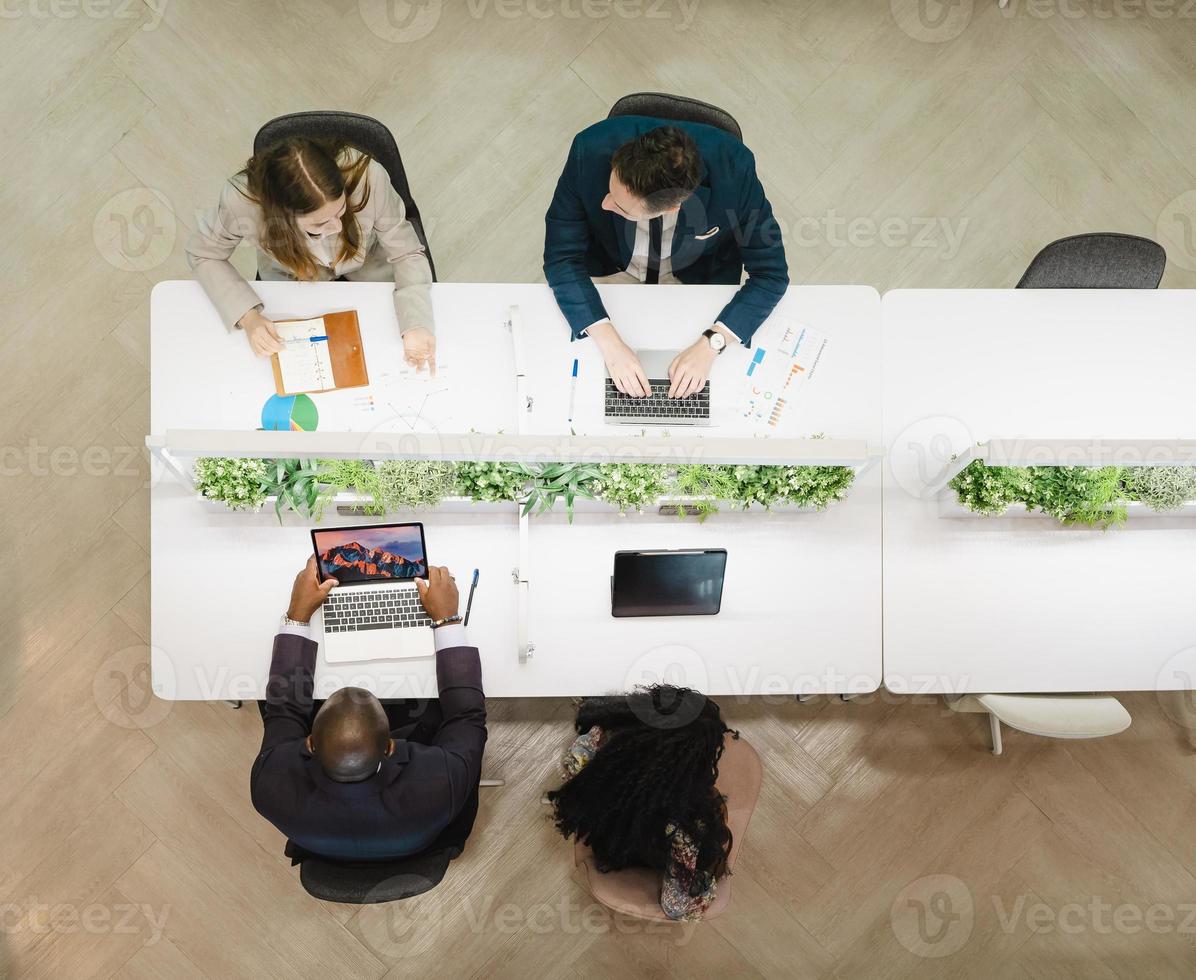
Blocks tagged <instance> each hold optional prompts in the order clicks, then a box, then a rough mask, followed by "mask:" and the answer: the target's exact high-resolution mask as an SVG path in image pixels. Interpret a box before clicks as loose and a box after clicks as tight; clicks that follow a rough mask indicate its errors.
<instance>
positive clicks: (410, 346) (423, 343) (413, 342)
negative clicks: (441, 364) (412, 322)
mask: <svg viewBox="0 0 1196 980" xmlns="http://www.w3.org/2000/svg"><path fill="white" fill-rule="evenodd" d="M403 358H404V359H405V360H406V361H407V363H408V364H410V365H411V366H412V367H413V368H415V369H416V370H417V371H422V370H423V369H424V365H425V364H426V365H427V366H428V371H429V372H431V375H432V377H436V338H435V337H434V336H433V335H432V331H431V330H427V329H425V328H424V327H412V328H411V329H410V330H408V331H407V332H406V333H405V334H403Z"/></svg>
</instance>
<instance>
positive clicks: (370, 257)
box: [186, 160, 434, 333]
mask: <svg viewBox="0 0 1196 980" xmlns="http://www.w3.org/2000/svg"><path fill="white" fill-rule="evenodd" d="M237 180H238V178H235V177H234V178H232V179H231V180H229V181H227V182H226V183H225V185H224V187H223V188H222V189H221V191H220V203H219V204H217V205H216V207H215V208H213V209H211V210H209V211H206V212H205V213H204V214H202V215H201V216H200V218H199V222H198V225H197V227H196V230H195V232H194V234H192V235H191V237H190V239H189V240H188V241H187V248H186V251H187V262H188V264H189V265H190V266H191V271H192V272H194V273H195V278H196V279H198V280H199V282H200V284H201V285H202V286H203V288H204V292H206V293H207V294H208V298H209V299H210V300H211V301H212V305H213V306H215V307H216V310H217V312H219V314H220V319H221V320H223V321H224V325H225V326H226V327H228V329H230V330H232V329H234V328H235V327H236V325H237V321H238V320H240V319H241V317H242V316H244V315H245V314H246V313H247V312H248V311H249V310H252V309H254V308H260V307H261V305H262V301H261V299H260V298H259V296H258V295H257V293H256V292H254V290H253V287H252V286H251V285H250V284H249V283H247V282H246V281H245V279H244V277H243V276H242V275H241V273H239V272H238V271H237V270H236V268H235V267H234V266H233V264H232V262H230V261H229V257H230V256H231V255H232V254H233V250H234V249H235V248H236V247H237V245H238V244H240V243H241V242H243V241H244V242H248V243H249V244H251V245H253V246H254V248H256V249H257V267H258V275H260V276H261V277H262V278H263V279H293V278H294V276H293V275H291V273H290V272H289V271H287V270H286V269H284V268H283V267H282V266H280V265H279V264H278V263H277V262H276V261H275V260H274V258H273V257H272V256H271V255H269V253H267V252H264V251H262V248H261V239H260V235H259V229H260V224H261V209H260V208H259V207H258V206H257V205H256V204H254V203H253V202H251V201H249V200H248V199H247V198H246V197H245V196H244V195H243V194H242V193H241V192H240V191H239V190H238V189H237V184H236V183H234V181H237ZM362 185H363V187H365V186H368V187H369V190H370V198H369V200H368V201H367V202H366V205H365V207H364V208H362V209H361V210H360V211H358V212H357V223H358V225H359V226H360V228H361V245H362V250H361V252H360V253H359V254H358V255H357V256H355V257H354V258H352V259H350V260H349V261H347V262H341V263H338V264H336V265H335V266H334V267H331V268H330V267H329V266H328V264H327V262H326V261H325V258H324V256H323V254H322V253H323V252H324V251H325V250H323V249H320V248H318V247H317V248H313V250H312V254H313V256H314V257H315V258H316V261H317V263H318V266H317V275H318V277H319V278H320V279H322V280H328V279H335V278H337V277H338V276H344V277H345V278H346V279H352V280H356V281H363V282H389V281H390V280H391V278H393V279H394V284H395V293H394V301H395V316H396V317H397V318H398V321H399V330H400V331H401V332H404V333H405V332H406V331H408V330H410V329H412V328H413V327H424V328H425V329H427V330H434V324H433V322H432V299H431V295H430V291H429V289H428V287H429V286H430V285H431V283H432V269H431V267H430V266H429V265H428V260H427V258H426V256H425V255H424V248H423V246H422V245H421V244H420V242H419V238H418V237H417V236H416V234H415V228H414V227H412V225H411V223H410V222H409V221H408V220H407V216H406V209H405V208H404V207H403V201H402V198H400V197H399V195H398V194H397V193H396V192H395V189H394V188H393V187H392V186H391V183H390V177H389V176H388V175H387V173H386V169H385V168H384V167H383V166H382V165H381V164H380V163H378V162H377V161H376V160H371V161H370V165H369V167H368V168H367V170H366V175H365V178H364V180H363V181H362ZM332 254H333V256H335V248H334V249H333V252H332Z"/></svg>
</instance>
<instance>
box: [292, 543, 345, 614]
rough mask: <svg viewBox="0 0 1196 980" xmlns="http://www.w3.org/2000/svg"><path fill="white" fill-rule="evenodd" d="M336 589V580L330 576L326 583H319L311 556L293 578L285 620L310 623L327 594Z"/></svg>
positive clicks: (313, 557)
mask: <svg viewBox="0 0 1196 980" xmlns="http://www.w3.org/2000/svg"><path fill="white" fill-rule="evenodd" d="M334 588H336V579H334V578H333V577H332V576H331V575H330V576H328V580H327V581H326V582H321V581H320V576H319V574H318V573H317V569H316V556H315V555H312V556H311V557H310V558H309V559H307V564H306V565H304V566H303V571H301V572H300V573H299V574H298V575H296V576H295V584H294V585H293V586H292V587H291V604H290V606H288V607H287V619H293V620H294V621H295V622H296V623H310V622H311V617H312V615H313V614H314V613H315V611H316V610H317V609H319V608H320V606H322V605H324V600H325V599H327V598H328V593H329V592H331V591H332V590H333V589H334Z"/></svg>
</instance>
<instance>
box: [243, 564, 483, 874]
mask: <svg viewBox="0 0 1196 980" xmlns="http://www.w3.org/2000/svg"><path fill="white" fill-rule="evenodd" d="M335 585H336V581H335V580H334V579H330V580H329V581H327V582H324V583H320V581H319V576H318V574H317V570H316V561H315V558H314V557H313V558H311V559H310V560H309V561H308V563H307V566H306V567H305V568H304V569H303V571H301V572H300V573H299V575H298V576H297V577H296V579H295V585H294V588H293V589H292V592H291V603H290V606H289V607H288V609H287V614H286V617H285V618H284V620H283V625H282V627H281V628H280V630H279V633H278V635H277V636H276V637H275V638H274V658H273V660H272V662H271V665H270V685H269V688H268V690H267V695H266V701H265V702H264V704H263V705H262V717H263V720H264V728H265V730H264V732H263V735H262V747H261V751H260V752H259V753H258V757H257V761H256V762H254V764H253V773H252V776H251V777H250V795H251V796H252V799H253V805H254V808H255V809H256V810H257V811H258V813H260V814H261V815H262V816H263V817H265V818H266V819H267V820H269V821H270V822H271V823H272V824H274V826H275V827H277V828H278V829H279V830H280V831H282V833H284V834H285V835H286V836H287V838H288V839H289V840H290V841H291V842H292V844H294V845H295V846H296V848H297V849H298V851H299V852H307V853H310V854H315V855H319V856H321V857H327V858H333V859H335V860H344V861H380V860H385V859H387V858H397V857H403V856H405V855H409V854H416V853H420V852H423V851H428V850H436V849H440V848H453V849H455V850H456V851H457V852H458V853H459V852H460V850H461V848H462V847H463V845H464V842H465V838H466V837H467V836H468V834H469V831H470V829H471V828H472V826H473V819H474V816H475V815H476V813H477V803H478V796H477V791H478V781H479V778H480V775H481V768H482V750H483V748H484V746H485V744H486V701H485V695H484V694H483V693H482V667H481V661H480V658H479V657H478V651H477V648H476V647H472V646H469V645H468V644H467V641H466V638H465V627H464V626H462V625H461V621H460V616H459V615H458V614H457V610H458V602H459V600H458V596H457V586H456V583H454V582H453V579H452V577H451V576H450V575H449V573H448V570H447V569H445V568H436V567H433V568H429V569H428V578H427V579H426V580H423V579H421V580H418V582H417V587H418V588H419V590H420V598H421V600H422V601H423V605H424V609H425V610H426V611H427V613H428V616H429V617H430V618H431V619H432V622H433V623H442V624H443V625H438V626H434V627H433V633H434V640H435V647H436V683H437V688H438V690H439V700H438V701H429V700H424V701H420V702H416V701H409V702H405V703H402V702H401V703H388V704H387V705H385V706H384V705H383V704H382V703H381V702H380V701H379V700H378V699H377V698H376V697H374V695H373V694H371V693H369V692H368V691H365V690H362V689H361V688H354V687H348V688H342V689H341V690H339V691H337V692H336V693H335V694H333V695H332V696H331V697H330V698H328V700H327V701H325V702H324V703H323V704H322V705H320V706H319V709H318V710H316V703H315V702H314V701H313V700H312V691H313V680H314V674H315V666H316V651H317V649H318V647H317V645H316V643H315V641H314V640H312V639H311V635H310V633H311V628H310V625H309V624H310V621H311V617H312V615H314V613H315V611H316V610H317V609H318V608H319V607H320V606H321V605H322V604H323V602H324V599H325V597H326V596H327V595H328V593H329V591H331V590H332V589H333V588H334V587H335ZM313 711H314V712H315V714H314V717H313ZM293 856H297V855H293Z"/></svg>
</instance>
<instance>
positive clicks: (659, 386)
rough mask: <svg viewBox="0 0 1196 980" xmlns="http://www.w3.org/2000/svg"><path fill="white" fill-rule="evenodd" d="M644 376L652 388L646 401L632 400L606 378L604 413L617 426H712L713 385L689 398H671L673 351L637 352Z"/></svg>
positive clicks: (707, 383)
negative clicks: (670, 366)
mask: <svg viewBox="0 0 1196 980" xmlns="http://www.w3.org/2000/svg"><path fill="white" fill-rule="evenodd" d="M635 353H636V356H637V357H638V358H639V359H640V364H641V365H642V366H643V368H644V374H646V375H647V376H648V381H649V382H650V383H651V385H652V394H651V395H649V396H648V397H647V398H632V397H631V396H630V395H625V394H623V392H621V391H619V389H618V388H616V387H615V383H614V381H613V380H612V379H611V376H610V375H609V374H607V376H606V388H605V391H604V392H603V398H604V399H605V405H604V406H603V408H604V414H605V418H606V421H607V422H611V423H613V424H615V425H709V424H710V382H709V381H707V382H706V384H705V385H703V386H702V389H701V390H700V391H697V392H695V393H694V394H692V395H690V396H689V397H687V398H670V397H669V384H670V382H669V365H670V364H672V363H673V358H675V357H676V356H677V351H674V350H641V351H636V352H635Z"/></svg>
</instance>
